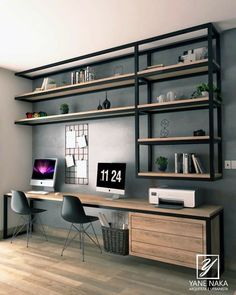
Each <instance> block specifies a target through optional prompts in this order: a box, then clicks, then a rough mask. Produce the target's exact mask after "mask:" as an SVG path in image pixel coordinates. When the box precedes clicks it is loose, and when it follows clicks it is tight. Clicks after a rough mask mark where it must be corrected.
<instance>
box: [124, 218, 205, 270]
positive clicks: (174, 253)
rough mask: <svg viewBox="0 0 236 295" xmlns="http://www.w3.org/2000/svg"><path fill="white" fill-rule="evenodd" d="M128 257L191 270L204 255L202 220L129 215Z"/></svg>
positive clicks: (203, 223) (203, 222) (203, 227)
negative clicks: (141, 258) (200, 255)
mask: <svg viewBox="0 0 236 295" xmlns="http://www.w3.org/2000/svg"><path fill="white" fill-rule="evenodd" d="M129 227H130V255H134V256H140V257H145V258H149V259H154V260H158V261H162V262H168V263H172V264H177V265H182V266H187V267H191V268H195V266H196V254H204V253H206V239H205V236H206V223H205V221H204V220H195V219H191V218H181V217H180V218H178V217H169V216H161V215H152V214H141V213H130V214H129Z"/></svg>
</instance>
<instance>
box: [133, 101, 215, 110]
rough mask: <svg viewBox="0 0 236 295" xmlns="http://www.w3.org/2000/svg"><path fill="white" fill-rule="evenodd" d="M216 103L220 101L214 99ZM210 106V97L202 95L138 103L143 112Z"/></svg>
mask: <svg viewBox="0 0 236 295" xmlns="http://www.w3.org/2000/svg"><path fill="white" fill-rule="evenodd" d="M214 103H215V104H219V102H218V101H214ZM208 107H209V98H208V97H200V98H188V99H179V100H175V101H167V102H162V103H159V102H156V103H147V104H140V105H138V109H139V110H140V111H143V112H153V113H155V112H156V113H158V112H169V111H182V110H191V109H201V108H208Z"/></svg>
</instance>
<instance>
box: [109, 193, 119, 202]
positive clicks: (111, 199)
mask: <svg viewBox="0 0 236 295" xmlns="http://www.w3.org/2000/svg"><path fill="white" fill-rule="evenodd" d="M120 198H121V197H120V195H119V194H113V195H111V196H110V197H106V200H110V201H113V200H118V199H120Z"/></svg>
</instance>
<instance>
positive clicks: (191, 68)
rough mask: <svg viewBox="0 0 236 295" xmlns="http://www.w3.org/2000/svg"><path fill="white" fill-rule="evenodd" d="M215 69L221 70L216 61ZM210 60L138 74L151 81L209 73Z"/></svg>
mask: <svg viewBox="0 0 236 295" xmlns="http://www.w3.org/2000/svg"><path fill="white" fill-rule="evenodd" d="M213 65H214V69H219V65H218V64H217V63H216V62H215V61H214V62H213ZM207 71H208V59H202V60H198V61H194V62H189V63H178V64H175V65H169V66H164V67H156V68H151V69H146V70H142V71H139V72H138V76H139V77H140V78H145V79H147V80H150V81H156V80H162V79H170V78H174V77H178V76H186V75H192V74H201V73H207Z"/></svg>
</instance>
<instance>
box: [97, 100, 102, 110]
mask: <svg viewBox="0 0 236 295" xmlns="http://www.w3.org/2000/svg"><path fill="white" fill-rule="evenodd" d="M97 110H102V106H101V103H100V101H99V105H98V107H97Z"/></svg>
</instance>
